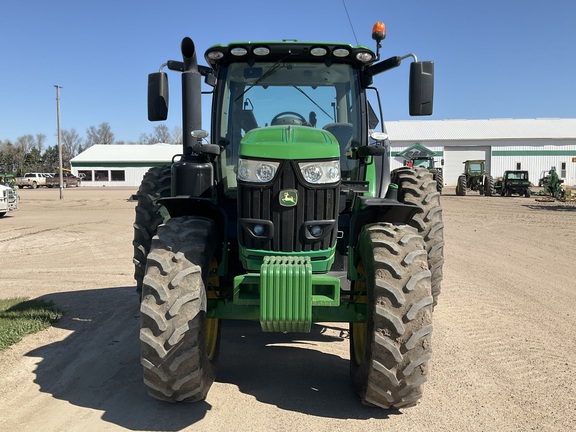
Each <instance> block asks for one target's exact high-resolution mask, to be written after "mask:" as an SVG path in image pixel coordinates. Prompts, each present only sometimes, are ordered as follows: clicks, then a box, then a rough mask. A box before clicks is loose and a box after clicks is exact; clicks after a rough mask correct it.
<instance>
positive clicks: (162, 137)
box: [139, 124, 175, 144]
mask: <svg viewBox="0 0 576 432" xmlns="http://www.w3.org/2000/svg"><path fill="white" fill-rule="evenodd" d="M139 142H140V144H157V143H168V144H171V143H174V142H175V140H174V138H173V137H172V134H170V130H169V129H168V126H166V125H165V124H159V125H158V126H155V127H154V132H153V133H151V134H142V135H140V139H139Z"/></svg>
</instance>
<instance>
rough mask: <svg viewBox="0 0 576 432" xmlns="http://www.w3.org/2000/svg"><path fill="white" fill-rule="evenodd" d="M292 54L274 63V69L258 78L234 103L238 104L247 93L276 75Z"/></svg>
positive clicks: (271, 68)
mask: <svg viewBox="0 0 576 432" xmlns="http://www.w3.org/2000/svg"><path fill="white" fill-rule="evenodd" d="M289 55H290V54H287V55H286V56H284V57H282V58H281V59H280V60H278V61H277V62H276V63H274V64H273V65H272V67H270V69H268V70H267V71H266V73H265V74H264V75H262V76H261V77H260V78H258V79H257V80H256V81H254V84H252V85H251V86H250V87H248V88H247V89H246V90H244V91H243V92H242V93H240V95H239V96H238V97H237V98H236V99H234V102H237V101H238V99H240V98H241V97H243V96H244V95H245V94H246V93H248V92H249V91H250V90H252V88H253V87H256V86H257V85H258V84H260V83H261V82H263V81H264V80H265V79H267V78H269V77H271V76H272V75H274V74H275V73H276V72H277V71H278V70H279V69H280V66H282V62H284V60H286V59H287V58H288V56H289Z"/></svg>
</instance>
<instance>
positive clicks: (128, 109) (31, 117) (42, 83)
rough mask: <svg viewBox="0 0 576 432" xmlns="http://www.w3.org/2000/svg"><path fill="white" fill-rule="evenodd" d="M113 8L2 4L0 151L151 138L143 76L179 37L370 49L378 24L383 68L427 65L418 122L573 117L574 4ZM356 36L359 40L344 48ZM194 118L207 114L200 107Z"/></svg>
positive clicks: (395, 80) (386, 81) (177, 1)
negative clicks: (407, 60) (97, 135)
mask: <svg viewBox="0 0 576 432" xmlns="http://www.w3.org/2000/svg"><path fill="white" fill-rule="evenodd" d="M345 1H346V7H347V9H348V12H349V14H350V19H351V21H352V24H353V27H354V32H353V31H352V28H351V27H350V23H349V21H348V17H347V15H346V11H345V9H344V6H343V3H342V0H291V1H290V2H287V1H282V2H277V1H274V0H250V1H247V2H238V1H230V0H221V1H212V2H210V1H190V0H189V1H184V0H166V1H163V2H159V1H149V0H140V1H122V0H115V1H109V0H99V1H92V0H82V1H79V0H50V1H46V0H23V1H22V0H16V1H14V0H4V1H3V2H2V3H3V5H2V12H1V15H0V55H1V59H2V60H1V62H0V82H1V85H0V140H6V139H10V140H15V139H17V138H18V137H19V136H22V135H26V134H32V135H35V134H38V133H43V134H45V135H46V136H47V138H48V139H47V144H48V145H53V144H55V143H56V89H55V88H54V85H55V84H58V85H60V86H62V89H61V95H60V99H61V125H62V128H64V129H72V128H74V129H76V131H77V132H78V133H79V134H80V136H82V137H84V136H85V134H86V129H87V128H88V127H90V126H98V125H99V124H100V123H102V122H108V123H109V124H110V125H111V128H112V132H113V133H114V134H115V137H116V139H117V140H118V141H125V142H129V141H136V140H138V138H139V136H140V135H141V134H142V133H151V132H152V131H153V128H154V126H155V125H156V124H155V123H150V122H148V120H147V111H146V86H147V75H148V73H150V72H156V71H157V70H158V68H159V66H160V65H161V64H162V63H163V62H165V61H166V60H169V59H173V60H180V49H179V47H180V41H181V40H182V38H183V37H185V36H190V37H191V38H192V39H193V40H194V41H195V43H196V47H197V49H198V50H199V51H200V53H201V54H202V55H201V56H200V60H201V63H202V64H204V61H203V53H204V51H205V50H206V49H207V48H208V47H209V46H211V45H213V44H216V43H222V44H225V43H229V42H232V41H245V40H252V41H254V40H281V39H298V40H308V41H310V40H318V41H338V42H349V43H352V44H354V45H355V44H356V43H357V42H358V43H359V44H361V45H367V46H369V47H371V48H374V42H373V41H372V39H371V30H372V25H373V24H374V23H375V22H376V21H383V22H384V23H385V24H386V27H387V37H386V39H385V41H384V42H383V48H382V58H387V57H389V56H393V55H404V54H407V53H410V52H412V53H414V54H416V55H417V56H418V58H419V59H420V60H433V61H434V62H435V76H436V87H435V107H434V115H433V116H431V117H427V118H430V119H483V118H555V117H559V118H574V117H576V103H575V101H574V99H575V97H576V55H574V54H575V51H576V25H575V24H574V21H575V19H576V1H574V0H549V1H543V0H540V1H532V0H500V1H493V0H483V1H476V2H464V1H462V0H460V1H457V0H436V1H430V0H414V1H385V0H377V1H376V0H374V1H373V0H369V1H363V0H345ZM356 38H357V40H356ZM408 70H409V68H408V65H407V64H406V65H404V64H403V65H402V66H400V67H399V68H397V69H394V70H392V71H389V72H387V73H385V74H382V75H380V76H378V77H377V78H376V81H375V84H376V85H377V86H378V87H379V89H380V92H381V95H383V99H384V103H385V107H384V116H385V120H389V121H390V120H407V119H410V117H409V115H408V103H407V99H408V97H407V94H408V88H407V82H408ZM179 82H180V78H179V76H178V75H177V74H176V73H171V74H170V84H171V86H170V90H171V95H170V98H171V100H170V102H171V106H170V114H169V118H168V121H167V122H166V125H167V126H168V127H169V128H170V129H172V128H173V127H174V126H179V125H180V121H181V120H180V117H181V111H180V107H179V106H178V105H179V102H180V99H179ZM204 111H205V113H207V112H208V111H209V105H208V100H206V104H205V105H204Z"/></svg>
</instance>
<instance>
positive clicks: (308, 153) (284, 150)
mask: <svg viewBox="0 0 576 432" xmlns="http://www.w3.org/2000/svg"><path fill="white" fill-rule="evenodd" d="M240 155H241V156H248V157H259V158H274V159H328V158H338V157H340V147H339V145H338V141H336V139H335V138H334V136H333V135H332V134H330V133H329V132H326V131H324V130H321V129H314V128H311V127H305V126H290V127H286V126H270V127H265V128H260V129H253V130H251V131H250V132H248V133H247V134H246V135H245V136H244V138H243V139H242V142H241V143H240Z"/></svg>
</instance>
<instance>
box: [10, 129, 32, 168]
mask: <svg viewBox="0 0 576 432" xmlns="http://www.w3.org/2000/svg"><path fill="white" fill-rule="evenodd" d="M33 147H34V137H33V136H32V135H23V136H21V137H18V138H17V139H16V142H15V143H14V165H15V166H16V173H17V174H23V173H24V171H25V170H26V169H25V164H24V162H25V160H26V155H27V154H28V152H29V151H30V150H31V149H32V148H33Z"/></svg>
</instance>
